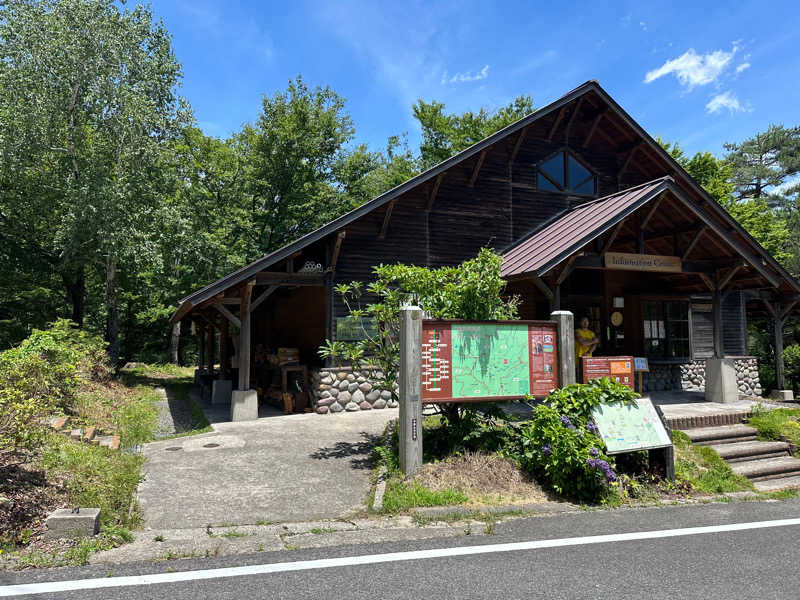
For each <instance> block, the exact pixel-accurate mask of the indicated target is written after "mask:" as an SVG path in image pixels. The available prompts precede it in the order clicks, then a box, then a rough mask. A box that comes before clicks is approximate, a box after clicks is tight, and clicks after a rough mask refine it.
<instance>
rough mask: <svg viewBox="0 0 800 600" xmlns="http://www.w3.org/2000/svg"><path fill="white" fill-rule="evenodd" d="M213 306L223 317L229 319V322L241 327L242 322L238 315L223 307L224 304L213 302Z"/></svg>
mask: <svg viewBox="0 0 800 600" xmlns="http://www.w3.org/2000/svg"><path fill="white" fill-rule="evenodd" d="M214 308H216V309H217V310H218V311H219V312H220V313H221V314H222V316H223V317H225V318H226V319H228V321H230V322H231V323H233V324H234V325H236V326H237V327H241V326H242V322H241V321H240V320H239V317H237V316H236V315H234V314H233V313H232V312H231V311H229V310H228V309H227V308H225V306H224V305H222V304H220V303H219V302H215V303H214Z"/></svg>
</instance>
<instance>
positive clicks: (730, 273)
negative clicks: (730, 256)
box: [719, 262, 745, 290]
mask: <svg viewBox="0 0 800 600" xmlns="http://www.w3.org/2000/svg"><path fill="white" fill-rule="evenodd" d="M744 266H745V264H744V262H740V263H739V264H738V265H736V266H734V267H731V268H730V269H728V270H727V272H726V273H725V274H724V275H722V276H721V277H720V280H719V289H721V290H724V289H725V287H726V286H727V285H728V284H729V283H730V282H731V279H733V277H734V275H736V273H738V272H739V270H740V269H743V268H744Z"/></svg>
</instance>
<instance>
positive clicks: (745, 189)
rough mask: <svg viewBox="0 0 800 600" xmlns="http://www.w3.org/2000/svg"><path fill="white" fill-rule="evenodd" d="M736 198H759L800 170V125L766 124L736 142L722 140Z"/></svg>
mask: <svg viewBox="0 0 800 600" xmlns="http://www.w3.org/2000/svg"><path fill="white" fill-rule="evenodd" d="M725 149H726V150H727V151H728V155H727V157H726V160H727V161H728V162H729V163H730V165H731V167H732V171H733V184H734V186H735V195H736V199H737V200H740V201H741V200H746V199H751V198H755V199H759V198H763V197H765V196H768V195H769V194H770V193H771V192H773V191H774V188H776V187H777V186H780V185H781V184H783V183H784V182H785V181H786V180H787V179H788V178H790V177H792V176H794V175H797V174H798V173H800V127H791V128H786V127H784V126H783V125H770V126H769V128H768V129H767V130H766V131H765V132H763V133H758V134H756V135H755V136H753V137H752V138H749V139H747V140H745V141H743V142H741V143H739V144H733V143H728V144H725Z"/></svg>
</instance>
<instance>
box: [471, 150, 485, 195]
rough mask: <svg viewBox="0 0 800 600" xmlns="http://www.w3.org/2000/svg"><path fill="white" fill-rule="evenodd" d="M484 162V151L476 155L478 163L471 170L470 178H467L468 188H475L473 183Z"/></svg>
mask: <svg viewBox="0 0 800 600" xmlns="http://www.w3.org/2000/svg"><path fill="white" fill-rule="evenodd" d="M484 160H486V150H484V151H483V152H481V153H480V154H479V155H478V162H476V163H475V168H473V169H472V176H471V177H470V178H469V187H475V181H476V180H477V179H478V173H480V172H481V167H482V166H483V161H484Z"/></svg>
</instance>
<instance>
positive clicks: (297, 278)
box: [255, 271, 325, 285]
mask: <svg viewBox="0 0 800 600" xmlns="http://www.w3.org/2000/svg"><path fill="white" fill-rule="evenodd" d="M255 281H256V283H259V284H262V285H263V284H266V285H323V284H324V282H325V276H324V275H323V274H322V273H278V272H276V271H262V272H261V273H256V277H255Z"/></svg>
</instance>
